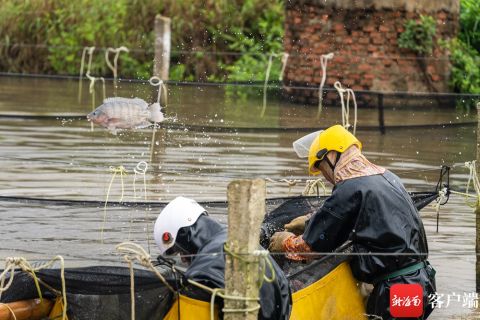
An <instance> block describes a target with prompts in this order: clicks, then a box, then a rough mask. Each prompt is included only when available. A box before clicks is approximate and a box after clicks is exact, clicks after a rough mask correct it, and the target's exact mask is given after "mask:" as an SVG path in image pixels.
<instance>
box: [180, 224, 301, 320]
mask: <svg viewBox="0 0 480 320" xmlns="http://www.w3.org/2000/svg"><path fill="white" fill-rule="evenodd" d="M226 241H227V228H226V227H225V226H223V225H221V224H220V223H218V222H217V221H215V220H213V219H212V218H210V217H208V216H200V218H199V219H198V220H197V222H196V223H195V224H194V225H192V226H190V227H184V228H182V229H181V230H180V231H179V233H178V235H177V238H176V240H175V242H176V243H177V244H179V245H180V246H181V247H182V248H184V249H185V251H187V252H190V253H192V254H198V256H195V257H194V258H193V259H192V261H191V263H190V265H189V267H188V269H187V271H186V273H185V277H186V278H188V279H192V280H194V281H197V282H200V283H202V284H204V285H207V286H208V287H210V288H225V277H224V274H225V256H224V254H223V246H224V244H225V242H226ZM219 252H220V253H221V254H219V255H215V256H212V255H209V254H210V253H219ZM204 254H205V255H204ZM268 258H269V259H270V261H271V262H272V264H273V266H274V269H275V281H274V282H273V283H268V282H263V285H262V287H261V288H260V305H261V309H260V311H259V313H258V319H265V320H269V319H272V320H273V319H279V320H281V319H288V318H289V317H290V312H291V308H292V301H291V293H290V287H289V284H288V280H287V279H286V277H285V275H284V273H283V271H282V269H280V267H279V266H278V265H277V264H276V263H275V261H274V260H273V259H272V258H271V257H268ZM266 269H267V271H266V273H267V274H266V276H267V277H269V278H270V277H271V276H272V275H271V273H270V270H268V269H269V268H266Z"/></svg>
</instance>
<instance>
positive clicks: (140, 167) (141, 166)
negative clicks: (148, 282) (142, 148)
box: [129, 161, 150, 254]
mask: <svg viewBox="0 0 480 320" xmlns="http://www.w3.org/2000/svg"><path fill="white" fill-rule="evenodd" d="M147 169H148V164H147V163H146V162H145V161H140V162H139V163H138V164H137V166H136V167H135V169H133V172H134V173H135V174H134V176H133V197H134V198H135V199H136V198H137V195H136V185H135V181H136V180H137V174H141V175H142V177H143V199H144V200H145V201H147V179H146V177H145V173H146V172H147ZM145 224H146V228H145V232H146V234H147V249H148V253H149V254H150V226H149V224H148V216H147V210H145ZM131 229H132V221H131V220H130V231H131ZM129 238H130V232H129Z"/></svg>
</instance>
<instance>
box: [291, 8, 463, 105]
mask: <svg viewBox="0 0 480 320" xmlns="http://www.w3.org/2000/svg"><path fill="white" fill-rule="evenodd" d="M435 1H437V0H435ZM343 2H344V3H345V1H343ZM429 10H430V11H429V12H425V11H424V12H422V11H421V10H418V8H416V9H415V10H412V11H409V10H408V9H407V8H406V7H399V8H375V7H374V6H371V7H363V8H348V7H345V6H343V7H341V6H340V7H339V5H338V4H335V2H333V4H332V1H328V2H326V1H318V0H317V1H313V0H312V1H308V0H303V1H295V0H290V1H287V5H286V19H285V38H284V47H285V52H287V53H290V57H289V60H288V65H287V68H286V72H285V76H284V84H285V85H286V86H318V85H319V83H320V81H321V76H322V69H321V65H320V55H322V54H327V53H329V52H334V54H335V56H334V58H333V60H330V61H329V63H328V72H327V83H326V85H327V86H329V87H332V86H333V83H334V82H335V81H337V80H338V81H340V82H341V83H342V84H343V85H344V86H349V87H351V88H352V89H354V90H376V91H388V92H390V91H408V92H434V91H437V92H448V91H449V86H448V81H449V68H450V64H449V62H448V56H447V52H445V50H444V49H442V48H441V47H440V45H438V44H437V45H436V46H435V49H434V50H433V53H432V55H431V56H429V57H428V59H418V56H417V55H416V54H415V53H413V52H411V51H410V50H407V49H401V48H399V47H398V38H399V36H400V34H401V32H403V31H404V25H405V22H406V21H407V20H408V19H417V18H418V17H419V15H420V14H421V13H423V14H429V15H431V16H433V17H434V18H435V19H436V22H437V34H436V40H438V39H448V38H451V37H453V36H455V35H456V33H457V31H458V28H459V27H458V10H452V12H449V10H448V8H447V9H446V8H445V7H441V6H439V7H438V9H436V8H434V9H432V8H430V9H429ZM422 64H424V65H422ZM423 70H426V72H424V71H423ZM285 92H286V93H287V95H290V96H291V97H292V98H293V99H294V100H297V101H300V102H306V103H317V101H318V100H317V97H318V92H317V91H309V90H291V89H285ZM331 96H332V97H333V94H331Z"/></svg>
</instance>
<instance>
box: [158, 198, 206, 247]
mask: <svg viewBox="0 0 480 320" xmlns="http://www.w3.org/2000/svg"><path fill="white" fill-rule="evenodd" d="M203 213H206V210H205V208H203V207H202V206H201V205H199V204H198V203H197V202H196V201H195V200H193V199H189V198H185V197H177V198H175V199H173V200H172V201H170V202H169V203H168V204H167V206H166V207H165V208H163V210H162V212H160V214H159V215H158V218H157V221H155V228H154V231H153V234H154V237H155V242H156V243H157V245H158V247H159V248H160V254H164V253H165V251H167V250H168V249H170V248H171V247H173V245H174V244H175V239H176V238H177V233H178V230H180V229H181V228H183V227H188V226H191V225H193V224H194V223H195V222H197V220H198V217H200V216H201V215H202V214H203Z"/></svg>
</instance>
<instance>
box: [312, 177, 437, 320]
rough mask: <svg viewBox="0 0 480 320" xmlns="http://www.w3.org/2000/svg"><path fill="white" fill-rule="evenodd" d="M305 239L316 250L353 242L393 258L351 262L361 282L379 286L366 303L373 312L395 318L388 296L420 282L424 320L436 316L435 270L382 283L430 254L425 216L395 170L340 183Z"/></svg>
mask: <svg viewBox="0 0 480 320" xmlns="http://www.w3.org/2000/svg"><path fill="white" fill-rule="evenodd" d="M303 239H304V240H305V242H306V243H307V244H308V245H309V246H310V247H311V248H312V250H314V251H317V252H331V251H333V250H334V249H335V248H337V247H339V246H340V245H342V244H343V243H345V241H347V240H351V241H352V245H353V252H354V253H375V252H378V253H387V254H392V253H393V254H394V255H358V256H354V257H353V258H352V260H351V261H350V265H351V268H352V272H353V275H354V276H355V278H356V279H358V280H360V281H363V282H366V283H372V284H374V285H375V287H374V290H373V292H372V294H371V295H370V297H369V299H368V303H367V313H368V314H375V315H378V316H381V317H383V319H391V315H390V312H389V302H390V301H389V293H390V287H391V286H392V285H394V284H397V283H400V284H401V283H403V284H408V283H418V284H421V285H422V287H423V289H424V297H423V300H424V315H423V317H424V318H426V317H428V315H429V314H430V313H431V312H432V306H431V305H430V304H429V296H431V295H432V294H434V293H435V278H434V276H435V271H434V270H433V268H431V266H428V267H427V268H423V269H420V270H417V271H414V272H411V273H408V274H405V275H401V276H397V277H395V278H390V279H388V280H383V278H384V277H385V276H388V275H389V274H391V273H393V272H395V271H398V270H401V269H403V268H405V267H408V266H411V265H414V264H416V263H418V262H420V261H425V260H426V259H427V255H428V246H427V239H426V236H425V230H424V228H423V224H422V221H421V218H420V215H419V213H418V211H417V209H416V208H415V206H414V204H413V202H412V199H411V197H410V196H409V195H408V193H407V191H406V190H405V188H404V186H403V184H402V183H401V181H400V178H398V177H397V176H396V175H394V174H393V173H391V172H390V171H386V172H385V173H384V174H378V175H372V176H365V177H358V178H353V179H348V180H344V181H342V182H340V183H338V184H336V185H335V187H334V189H333V192H332V195H331V196H330V197H329V198H328V199H327V200H326V201H325V203H324V204H323V206H322V207H321V208H320V209H319V210H318V211H317V212H316V213H315V214H314V215H313V216H312V217H311V218H310V220H309V221H308V222H307V225H306V228H305V233H304V234H303ZM395 253H398V255H395ZM405 254H406V255H405ZM423 317H422V318H423Z"/></svg>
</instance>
